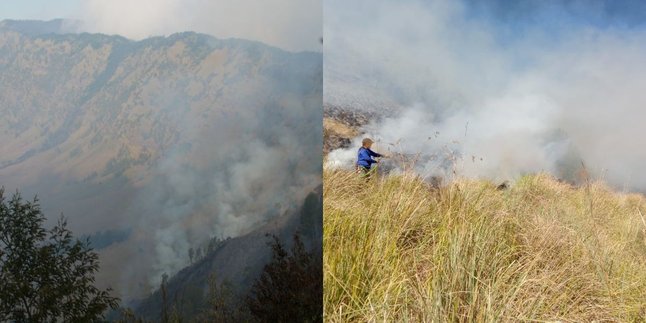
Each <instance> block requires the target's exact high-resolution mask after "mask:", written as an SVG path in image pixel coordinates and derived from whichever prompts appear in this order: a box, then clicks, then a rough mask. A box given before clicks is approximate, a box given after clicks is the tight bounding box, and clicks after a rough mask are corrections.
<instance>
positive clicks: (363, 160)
mask: <svg viewBox="0 0 646 323" xmlns="http://www.w3.org/2000/svg"><path fill="white" fill-rule="evenodd" d="M373 142H374V141H372V139H370V138H364V139H363V140H362V141H361V148H359V154H358V158H357V169H358V170H359V171H360V172H361V173H363V174H364V175H366V176H369V175H370V168H371V167H372V164H376V163H378V162H379V161H377V160H374V159H372V157H384V156H383V155H381V154H378V153H376V152H374V151H372V150H370V147H372V143H373Z"/></svg>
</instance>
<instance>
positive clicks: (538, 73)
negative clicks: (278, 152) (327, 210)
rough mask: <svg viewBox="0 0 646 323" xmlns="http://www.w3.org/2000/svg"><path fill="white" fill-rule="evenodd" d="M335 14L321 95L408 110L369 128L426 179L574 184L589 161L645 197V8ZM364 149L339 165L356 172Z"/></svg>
mask: <svg viewBox="0 0 646 323" xmlns="http://www.w3.org/2000/svg"><path fill="white" fill-rule="evenodd" d="M324 10H325V26H324V37H325V48H324V53H323V54H324V59H325V64H324V75H325V77H324V91H325V93H324V100H326V101H327V102H329V103H331V104H338V105H342V106H366V107H368V108H371V107H374V106H377V104H376V103H381V104H383V107H385V108H388V107H392V106H397V107H398V108H397V109H396V113H394V116H392V117H390V118H386V119H385V120H382V121H381V122H376V123H374V124H371V125H368V126H367V127H365V128H364V130H365V131H366V132H367V133H368V135H369V136H370V137H373V138H375V139H376V140H377V141H378V146H379V145H380V146H379V147H377V148H378V149H382V150H386V149H393V150H395V151H400V152H403V153H405V154H410V155H417V154H420V157H419V158H418V160H420V162H418V163H417V165H416V166H418V168H419V170H420V172H421V173H422V174H425V175H427V174H431V175H432V174H437V173H448V174H451V173H452V172H453V170H454V169H455V168H457V169H458V171H457V173H458V174H460V175H466V176H485V177H491V178H496V179H500V180H502V179H512V178H514V177H517V176H520V175H522V174H526V173H534V172H540V171H546V172H551V173H553V174H555V175H557V176H559V177H562V178H568V179H575V178H574V177H576V176H579V175H577V174H581V173H580V172H578V171H579V170H580V168H581V162H584V163H585V165H586V167H587V169H588V170H589V171H590V172H591V173H592V174H593V175H594V176H597V177H599V178H604V179H605V180H607V181H608V182H610V183H611V184H613V185H615V186H618V187H626V188H628V189H638V190H640V191H646V173H645V172H644V171H643V164H644V160H646V150H645V149H644V144H643V141H642V140H641V138H644V137H646V127H644V125H643V120H644V119H645V118H646V110H644V107H645V106H646V92H645V91H644V88H646V2H644V1H630V0H627V1H610V0H606V1H601V0H597V1H595V0H590V1H577V0H567V1H565V0H564V1H538V0H535V1H532V0H525V1H515V2H514V1H503V0H492V1H486V2H485V1H476V0H463V1H457V0H455V1H449V0H444V1H442V0H437V1H431V0H426V1H421V0H406V1H388V0H356V1H343V0H327V1H324ZM363 93H365V94H363ZM377 96H379V98H380V100H379V101H376V100H373V101H371V102H369V104H365V103H363V102H362V100H366V98H369V99H371V98H374V97H377ZM357 102H358V103H357ZM360 140H361V137H359V138H357V139H356V141H355V143H354V145H353V146H352V149H349V150H345V151H342V150H339V151H335V152H332V153H331V154H330V157H329V159H330V160H332V161H333V162H334V163H337V162H338V163H346V164H351V163H352V160H353V158H355V156H356V147H357V145H358V143H359V142H360ZM388 144H393V146H392V147H394V148H390V147H391V146H390V145H388ZM449 166H451V167H454V168H450V167H449Z"/></svg>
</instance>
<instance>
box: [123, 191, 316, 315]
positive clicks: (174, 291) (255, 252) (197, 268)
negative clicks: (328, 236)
mask: <svg viewBox="0 0 646 323" xmlns="http://www.w3.org/2000/svg"><path fill="white" fill-rule="evenodd" d="M322 208H323V202H322V188H321V187H319V188H317V189H316V190H315V191H314V192H312V193H310V194H309V195H308V196H307V198H306V199H305V201H304V202H303V204H302V206H300V208H298V209H295V210H290V212H288V213H286V214H284V215H282V216H278V217H275V218H273V219H271V220H270V221H269V222H268V223H267V224H265V225H263V226H262V227H260V228H258V229H255V230H254V231H252V232H250V233H248V234H246V235H243V236H239V237H235V238H231V239H226V240H224V241H222V242H221V243H219V244H218V245H217V247H216V248H215V249H214V250H212V251H211V252H208V253H206V254H205V255H204V257H203V258H200V259H199V260H197V261H196V262H195V263H194V264H192V265H190V266H187V267H186V268H184V269H182V270H181V271H179V272H178V273H177V274H175V275H174V276H173V277H171V278H170V279H169V280H168V284H167V291H168V292H167V293H168V296H167V298H168V300H169V301H168V302H169V303H172V305H170V306H169V307H171V310H174V311H177V312H178V314H179V315H180V317H182V318H183V319H185V320H189V321H193V320H194V319H195V316H196V315H197V314H199V313H200V311H202V310H203V309H204V306H205V304H206V296H207V291H208V286H209V279H210V278H211V277H214V278H215V279H216V280H217V281H218V282H219V283H222V282H226V283H228V284H231V286H232V287H233V289H234V290H233V292H234V293H235V296H234V298H241V299H244V297H245V296H246V295H247V294H248V293H249V290H250V287H251V286H252V284H253V282H254V281H255V280H256V279H257V278H258V277H259V275H260V272H261V270H262V268H263V266H264V265H265V264H266V263H267V262H268V261H269V260H270V248H269V246H268V244H267V243H268V242H269V241H270V240H269V238H268V236H267V235H275V236H277V237H278V238H279V239H280V240H281V241H282V242H283V243H284V244H285V245H286V246H287V247H291V245H292V238H293V235H294V233H296V232H298V234H299V236H300V237H301V239H302V241H303V242H304V243H305V246H306V248H307V249H308V250H310V251H311V252H313V253H314V254H315V255H316V256H317V257H319V259H320V257H322V249H321V242H320V241H321V240H322V235H323V227H322V222H321V217H320V215H321V214H322ZM313 292H314V291H313ZM137 303H138V304H137V305H136V312H137V313H138V315H141V316H142V317H145V318H147V319H149V320H152V321H159V320H160V315H161V309H162V296H161V292H160V291H159V290H156V291H155V292H154V293H153V294H151V295H150V296H149V297H147V298H145V299H143V300H140V301H138V302H137Z"/></svg>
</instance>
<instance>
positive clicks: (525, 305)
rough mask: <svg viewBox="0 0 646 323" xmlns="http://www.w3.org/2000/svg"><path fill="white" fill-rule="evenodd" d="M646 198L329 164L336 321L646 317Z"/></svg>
mask: <svg viewBox="0 0 646 323" xmlns="http://www.w3.org/2000/svg"><path fill="white" fill-rule="evenodd" d="M641 213H646V199H645V198H644V197H643V196H640V195H634V194H633V195H628V194H619V193H615V192H613V191H612V190H610V189H608V188H607V187H605V186H604V185H603V184H601V183H590V184H589V185H585V186H583V187H579V188H574V187H571V186H569V185H567V184H564V183H560V182H558V181H556V180H554V179H553V178H552V177H550V176H548V175H545V174H539V175H531V176H526V177H523V178H521V179H519V180H518V181H517V182H515V183H513V184H512V185H511V188H510V189H507V190H497V189H496V186H495V185H494V184H492V183H490V182H487V181H478V180H466V179H459V180H456V181H454V182H453V183H451V184H450V185H448V186H446V187H442V188H440V189H433V188H432V187H431V186H429V185H428V184H426V183H425V182H424V181H422V180H421V179H419V178H418V177H416V176H414V175H398V176H386V177H383V178H376V179H373V180H371V181H370V182H368V183H366V181H365V180H363V179H361V178H359V177H358V176H357V175H356V174H354V173H352V172H347V171H333V170H325V171H324V241H323V243H324V248H325V249H324V275H325V276H324V288H325V293H324V306H325V309H324V310H325V320H326V322H446V321H455V322H491V321H530V322H543V321H562V322H591V321H611V322H644V321H645V320H646V224H644V222H643V219H642V216H641Z"/></svg>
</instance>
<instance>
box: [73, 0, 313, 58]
mask: <svg viewBox="0 0 646 323" xmlns="http://www.w3.org/2000/svg"><path fill="white" fill-rule="evenodd" d="M81 5H82V8H81V10H80V11H81V13H80V17H78V18H79V19H81V20H83V21H84V22H85V23H86V24H87V25H86V29H87V30H88V31H90V32H102V33H108V34H119V35H123V36H126V37H129V38H133V39H143V38H146V37H149V36H159V35H168V34H171V33H175V32H178V31H196V32H202V33H206V34H210V35H213V36H216V37H219V38H230V37H233V38H243V39H251V40H257V41H261V42H264V43H268V44H271V45H274V46H278V47H281V48H283V49H287V50H314V51H320V50H321V44H320V41H319V39H320V37H321V26H322V24H323V20H322V19H323V18H322V7H321V2H320V1H319V0H298V1H294V0H266V1H257V0H238V1H208V0H182V1H181V0H140V1H129V0H111V1H106V0H88V1H84V2H82V4H81Z"/></svg>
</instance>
